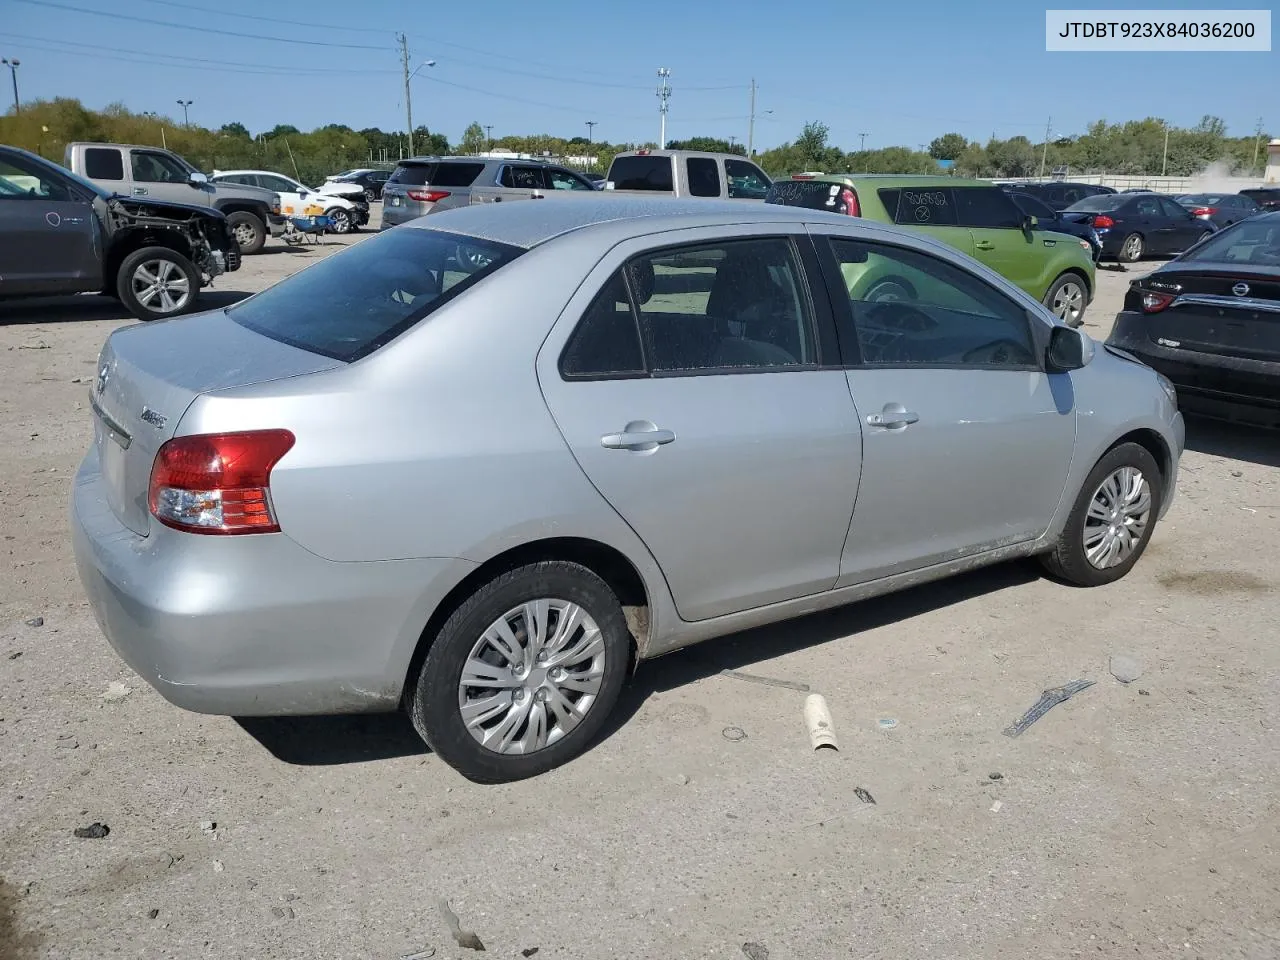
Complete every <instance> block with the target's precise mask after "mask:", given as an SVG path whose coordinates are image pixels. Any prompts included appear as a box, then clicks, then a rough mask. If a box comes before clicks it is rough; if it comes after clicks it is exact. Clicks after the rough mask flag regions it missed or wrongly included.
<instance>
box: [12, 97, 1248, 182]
mask: <svg viewBox="0 0 1280 960" xmlns="http://www.w3.org/2000/svg"><path fill="white" fill-rule="evenodd" d="M13 99H14V106H17V99H18V95H17V94H16V93H15V94H14V95H13ZM1261 146H1262V118H1261V117H1259V118H1258V125H1257V126H1256V127H1254V130H1253V166H1251V167H1250V168H1249V170H1250V172H1252V171H1253V170H1254V169H1255V168H1257V166H1258V148H1259V147H1261Z"/></svg>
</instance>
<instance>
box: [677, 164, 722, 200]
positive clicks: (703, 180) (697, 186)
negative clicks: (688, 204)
mask: <svg viewBox="0 0 1280 960" xmlns="http://www.w3.org/2000/svg"><path fill="white" fill-rule="evenodd" d="M684 167H685V174H686V175H687V176H688V178H689V193H690V195H691V196H695V197H718V196H720V164H718V163H717V162H716V160H715V158H714V157H688V158H687V159H686V160H685V162H684Z"/></svg>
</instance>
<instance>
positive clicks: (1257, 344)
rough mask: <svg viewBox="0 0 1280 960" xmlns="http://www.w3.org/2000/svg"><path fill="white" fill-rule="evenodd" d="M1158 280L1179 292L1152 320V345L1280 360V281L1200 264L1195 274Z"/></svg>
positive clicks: (1171, 274) (1165, 275)
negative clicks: (1161, 344) (1157, 344)
mask: <svg viewBox="0 0 1280 960" xmlns="http://www.w3.org/2000/svg"><path fill="white" fill-rule="evenodd" d="M1151 279H1154V277H1153V278H1151ZM1159 279H1160V282H1161V284H1162V285H1171V284H1176V285H1177V287H1178V289H1177V291H1176V296H1175V298H1174V301H1173V302H1172V303H1171V304H1170V305H1169V306H1168V307H1166V308H1165V309H1164V310H1161V311H1160V312H1158V313H1154V314H1151V315H1150V322H1149V326H1148V330H1149V334H1150V336H1151V338H1152V339H1153V340H1156V341H1157V342H1163V343H1164V345H1166V346H1168V345H1169V344H1171V343H1172V344H1177V345H1178V346H1181V347H1184V348H1186V349H1188V350H1198V351H1201V352H1204V353H1217V354H1224V355H1227V356H1233V357H1247V358H1251V359H1255V360H1280V276H1277V275H1276V274H1275V273H1273V272H1267V273H1255V272H1250V271H1246V270H1240V269H1239V267H1232V266H1229V265H1224V266H1223V267H1222V268H1221V269H1220V270H1218V269H1213V268H1212V267H1210V268H1206V267H1205V266H1204V265H1200V266H1199V268H1198V269H1197V270H1196V271H1195V272H1191V271H1187V272H1182V271H1162V272H1161V274H1160V275H1159ZM1169 292H1173V290H1170V291H1169Z"/></svg>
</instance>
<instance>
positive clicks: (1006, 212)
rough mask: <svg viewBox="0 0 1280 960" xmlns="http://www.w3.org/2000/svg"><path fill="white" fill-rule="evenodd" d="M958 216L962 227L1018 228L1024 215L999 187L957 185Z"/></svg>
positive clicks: (955, 193) (955, 191) (955, 194)
mask: <svg viewBox="0 0 1280 960" xmlns="http://www.w3.org/2000/svg"><path fill="white" fill-rule="evenodd" d="M954 196H955V200H956V218H957V222H958V223H959V224H960V226H962V227H994V228H997V229H1016V228H1018V227H1019V226H1021V223H1022V215H1021V214H1020V213H1019V212H1018V208H1017V206H1016V205H1015V204H1014V202H1013V201H1012V200H1010V199H1009V195H1008V194H1007V193H1005V192H1004V191H1003V190H1001V189H1000V188H999V187H956V188H955V190H954Z"/></svg>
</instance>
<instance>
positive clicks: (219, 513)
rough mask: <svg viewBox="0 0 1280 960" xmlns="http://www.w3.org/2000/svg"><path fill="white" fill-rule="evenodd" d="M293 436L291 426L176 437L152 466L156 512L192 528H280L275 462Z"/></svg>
mask: <svg viewBox="0 0 1280 960" xmlns="http://www.w3.org/2000/svg"><path fill="white" fill-rule="evenodd" d="M293 442H294V436H293V434H292V433H290V432H289V431H288V430H249V431H246V432H244V433H213V434H203V435H198V436H193V437H175V438H174V439H172V440H170V441H168V442H167V443H166V444H165V445H164V446H162V447H161V448H160V450H159V451H158V452H157V453H156V461H155V463H154V464H153V465H152V467H151V484H150V488H149V489H148V491H147V499H148V501H149V502H150V505H151V513H152V515H153V516H154V517H155V518H156V519H157V520H159V521H160V522H161V523H163V524H164V525H165V526H168V527H173V528H174V529H176V530H185V531H187V532H188V533H213V534H235V533H278V532H279V530H280V526H279V524H277V523H276V518H275V515H274V514H273V513H272V511H271V498H270V490H269V487H270V481H271V468H272V467H274V466H275V465H276V464H277V463H278V462H279V461H280V458H281V457H283V456H284V455H285V454H286V453H288V452H289V449H290V448H291V447H292V446H293Z"/></svg>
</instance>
